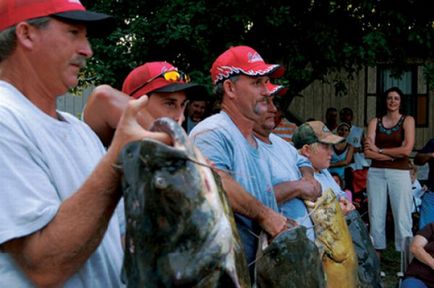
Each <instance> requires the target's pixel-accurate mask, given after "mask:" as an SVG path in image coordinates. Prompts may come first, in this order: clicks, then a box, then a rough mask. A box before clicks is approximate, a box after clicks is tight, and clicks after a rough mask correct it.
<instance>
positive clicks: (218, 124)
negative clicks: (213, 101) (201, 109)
mask: <svg viewBox="0 0 434 288" xmlns="http://www.w3.org/2000/svg"><path fill="white" fill-rule="evenodd" d="M223 128H224V129H223ZM228 128H230V121H228V119H227V117H225V115H223V114H222V113H217V114H214V115H211V116H209V117H207V118H205V119H204V120H202V121H200V122H199V123H197V125H196V126H194V128H193V129H192V130H191V131H190V134H189V135H190V136H193V137H196V136H199V135H200V134H205V133H206V132H207V133H214V134H220V133H223V132H224V131H225V130H227V129H228Z"/></svg>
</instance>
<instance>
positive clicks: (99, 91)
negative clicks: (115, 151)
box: [82, 85, 130, 147]
mask: <svg viewBox="0 0 434 288" xmlns="http://www.w3.org/2000/svg"><path fill="white" fill-rule="evenodd" d="M129 98H130V97H129V96H128V95H127V94H124V93H122V92H121V91H118V90H116V89H114V88H112V87H110V86H109V85H100V86H97V87H96V88H95V89H94V90H93V91H92V93H91V94H90V96H89V99H88V101H87V103H86V106H85V107H84V109H83V117H82V118H83V121H84V122H85V123H86V124H87V125H89V126H90V128H92V130H93V131H94V132H95V133H96V134H97V135H98V137H99V138H100V140H101V142H102V143H103V144H104V146H106V147H108V146H109V145H110V143H111V141H112V139H113V135H114V131H115V129H116V126H117V125H118V122H119V119H120V118H121V115H122V112H123V111H124V110H125V108H126V107H127V105H128V100H129Z"/></svg>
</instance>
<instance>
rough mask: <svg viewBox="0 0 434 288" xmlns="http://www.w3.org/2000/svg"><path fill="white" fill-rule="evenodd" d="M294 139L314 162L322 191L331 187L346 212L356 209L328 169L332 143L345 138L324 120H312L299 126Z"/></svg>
mask: <svg viewBox="0 0 434 288" xmlns="http://www.w3.org/2000/svg"><path fill="white" fill-rule="evenodd" d="M292 140H293V143H294V146H295V148H297V149H299V151H300V153H301V154H302V155H304V156H305V157H307V158H308V159H309V160H310V161H311V162H312V166H313V168H314V169H315V178H316V179H317V180H318V181H319V182H320V183H321V186H322V191H326V190H327V189H329V188H331V189H332V190H333V192H334V193H335V194H336V197H337V198H338V199H339V202H340V203H341V208H342V210H343V212H344V213H345V214H346V213H347V212H348V211H350V210H354V209H355V207H354V205H353V204H352V203H350V202H349V201H348V198H347V196H346V194H345V192H344V191H342V189H341V187H339V186H338V184H337V183H336V181H335V180H334V179H333V177H332V176H331V175H330V172H329V171H328V170H327V168H329V167H330V160H331V157H332V154H333V150H332V145H334V144H338V143H341V142H342V141H344V140H345V139H344V138H343V137H341V136H338V135H335V134H333V133H332V132H331V131H330V130H329V129H328V128H327V126H325V124H324V123H323V122H321V121H310V122H306V123H304V124H302V125H301V126H300V127H298V128H297V130H296V131H295V133H294V135H293V138H292Z"/></svg>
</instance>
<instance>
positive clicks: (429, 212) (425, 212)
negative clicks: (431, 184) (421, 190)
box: [419, 191, 434, 230]
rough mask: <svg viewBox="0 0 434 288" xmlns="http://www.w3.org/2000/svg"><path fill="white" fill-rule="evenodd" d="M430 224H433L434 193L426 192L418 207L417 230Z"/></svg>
mask: <svg viewBox="0 0 434 288" xmlns="http://www.w3.org/2000/svg"><path fill="white" fill-rule="evenodd" d="M431 222H434V192H432V191H426V192H425V194H423V196H422V204H421V205H420V219H419V230H420V229H422V228H423V227H424V226H425V225H426V224H428V223H431Z"/></svg>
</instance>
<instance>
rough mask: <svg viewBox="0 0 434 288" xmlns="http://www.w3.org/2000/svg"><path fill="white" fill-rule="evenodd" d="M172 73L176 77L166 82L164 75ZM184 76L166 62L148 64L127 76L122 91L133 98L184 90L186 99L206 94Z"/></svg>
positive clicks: (203, 88) (202, 88)
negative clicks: (153, 93)
mask: <svg viewBox="0 0 434 288" xmlns="http://www.w3.org/2000/svg"><path fill="white" fill-rule="evenodd" d="M173 71H175V72H178V73H175V75H176V76H178V77H175V78H173V79H168V80H166V77H164V75H165V73H167V72H173ZM184 75H185V74H183V73H182V72H180V71H178V68H176V67H175V66H173V65H172V64H170V63H168V62H165V61H164V62H148V63H145V64H143V65H141V66H139V67H137V68H135V69H134V70H133V71H131V72H130V74H128V76H127V78H125V81H124V84H123V85H122V91H123V92H124V93H126V94H128V95H130V96H131V97H133V98H140V97H141V96H143V95H145V94H149V93H152V92H166V93H172V92H177V91H184V90H185V92H186V94H187V97H188V98H194V97H195V95H197V96H198V97H200V96H203V95H206V94H207V91H206V89H205V87H203V86H201V85H199V84H196V83H191V82H189V79H188V76H186V77H185V76H184ZM160 76H161V77H160ZM186 78H187V79H186Z"/></svg>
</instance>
